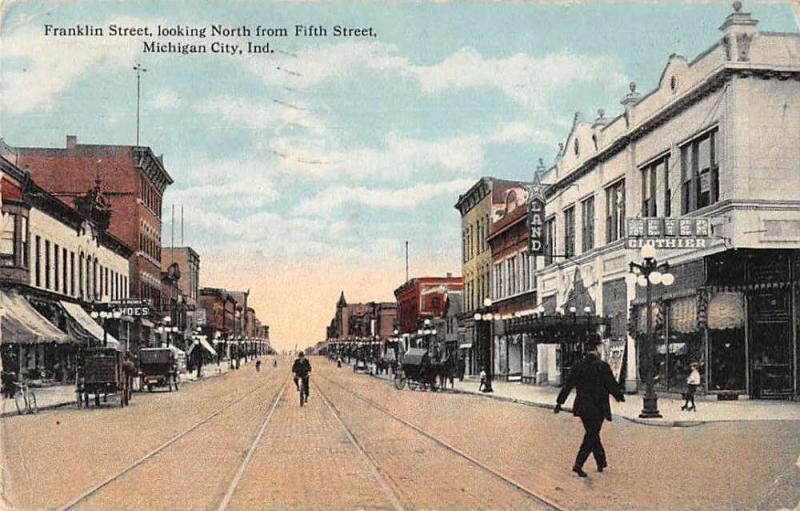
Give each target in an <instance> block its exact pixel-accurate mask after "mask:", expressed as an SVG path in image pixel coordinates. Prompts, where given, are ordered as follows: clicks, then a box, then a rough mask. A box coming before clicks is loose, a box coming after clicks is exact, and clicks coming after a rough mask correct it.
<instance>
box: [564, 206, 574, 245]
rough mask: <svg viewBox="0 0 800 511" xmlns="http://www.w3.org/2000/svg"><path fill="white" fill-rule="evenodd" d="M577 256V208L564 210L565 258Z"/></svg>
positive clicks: (572, 207)
mask: <svg viewBox="0 0 800 511" xmlns="http://www.w3.org/2000/svg"><path fill="white" fill-rule="evenodd" d="M574 255H575V206H571V207H569V208H567V209H565V210H564V257H565V258H570V257H573V256H574Z"/></svg>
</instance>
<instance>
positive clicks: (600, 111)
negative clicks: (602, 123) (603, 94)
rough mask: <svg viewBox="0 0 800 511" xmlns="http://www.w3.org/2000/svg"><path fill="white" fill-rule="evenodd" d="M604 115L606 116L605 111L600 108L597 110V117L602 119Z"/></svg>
mask: <svg viewBox="0 0 800 511" xmlns="http://www.w3.org/2000/svg"><path fill="white" fill-rule="evenodd" d="M605 115H606V111H605V110H603V109H602V108H598V109H597V117H599V118H601V119H602V118H603V116H605Z"/></svg>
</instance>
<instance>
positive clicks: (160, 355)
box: [139, 348, 185, 392]
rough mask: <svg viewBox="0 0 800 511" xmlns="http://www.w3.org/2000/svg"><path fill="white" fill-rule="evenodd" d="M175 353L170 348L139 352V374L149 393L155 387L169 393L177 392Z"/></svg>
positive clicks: (149, 349) (178, 379) (178, 381)
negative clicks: (167, 390) (164, 389)
mask: <svg viewBox="0 0 800 511" xmlns="http://www.w3.org/2000/svg"><path fill="white" fill-rule="evenodd" d="M177 351H178V350H173V349H171V348H143V349H141V350H139V372H140V374H141V377H142V384H143V385H146V386H147V390H148V391H149V392H152V391H153V389H154V388H156V387H167V388H168V389H169V391H170V392H172V391H173V390H178V387H179V384H180V372H179V369H180V368H179V362H178V352H177ZM184 358H185V357H184Z"/></svg>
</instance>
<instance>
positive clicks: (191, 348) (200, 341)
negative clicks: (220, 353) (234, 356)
mask: <svg viewBox="0 0 800 511" xmlns="http://www.w3.org/2000/svg"><path fill="white" fill-rule="evenodd" d="M198 344H199V345H200V346H202V347H203V348H205V349H206V351H208V352H209V353H211V354H212V355H214V356H215V357H216V356H217V352H216V350H214V348H212V347H211V345H210V344H209V343H208V341H207V340H205V339H204V338H202V337H200V338H199V339H198V340H195V341H194V342H193V343H192V345H191V346H189V350H188V351H187V354H188V353H191V352H192V351H194V348H195V346H197V345H198Z"/></svg>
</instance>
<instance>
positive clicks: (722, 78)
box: [544, 62, 800, 198]
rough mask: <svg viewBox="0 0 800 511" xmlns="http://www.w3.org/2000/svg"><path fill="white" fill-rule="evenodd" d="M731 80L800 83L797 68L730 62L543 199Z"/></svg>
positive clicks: (560, 182)
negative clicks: (775, 80) (748, 79)
mask: <svg viewBox="0 0 800 511" xmlns="http://www.w3.org/2000/svg"><path fill="white" fill-rule="evenodd" d="M734 77H739V78H751V77H754V78H760V79H763V80H770V79H777V80H781V81H783V80H789V79H792V80H800V66H766V65H758V64H751V63H735V62H729V63H726V64H724V65H722V66H719V67H717V68H716V69H715V70H714V71H712V72H711V73H709V75H708V76H707V77H706V78H705V79H704V80H703V81H702V82H701V83H700V84H698V85H697V86H695V87H694V88H693V89H691V90H690V91H688V92H687V93H686V94H684V95H683V96H681V97H680V98H678V99H676V100H675V101H674V102H672V103H670V104H669V105H667V106H665V107H664V108H662V109H661V110H659V111H658V112H656V113H655V114H653V115H652V116H650V117H649V118H647V119H645V120H644V121H642V122H641V123H639V125H638V126H636V127H634V128H631V129H630V130H628V132H627V133H625V134H624V135H622V136H620V137H619V138H617V139H616V140H614V141H613V142H612V143H611V144H610V145H609V146H607V147H606V148H605V149H603V150H601V151H599V152H598V153H597V154H596V155H594V156H592V157H591V158H588V159H587V160H586V161H584V162H583V163H582V164H580V165H579V166H578V167H577V168H576V169H575V170H573V171H572V172H570V173H569V174H568V175H566V176H564V177H563V178H562V179H560V180H558V181H556V182H555V183H552V184H550V185H549V186H548V188H547V189H546V190H545V192H544V193H545V196H546V197H547V198H551V197H553V196H554V195H556V194H557V193H558V192H559V191H561V190H563V189H566V188H568V187H569V186H571V185H572V184H573V183H575V182H576V181H577V180H578V179H580V178H581V177H583V176H586V175H587V174H589V173H591V172H592V171H593V170H594V168H595V167H596V166H597V165H598V164H600V163H603V162H605V161H607V160H609V159H610V158H612V157H613V156H615V155H617V154H618V153H620V152H622V151H623V150H624V149H625V148H626V147H627V146H628V145H630V144H631V143H634V142H636V141H638V140H640V139H641V138H643V137H645V136H646V135H647V134H649V133H650V132H652V131H653V130H654V129H656V128H658V127H659V126H661V125H663V124H665V123H666V122H668V121H670V120H671V119H673V118H674V117H675V116H677V115H678V114H680V113H682V112H683V111H685V110H686V109H688V108H689V107H691V106H692V105H694V104H696V103H697V102H699V101H700V100H702V99H703V98H705V97H706V96H708V95H710V94H712V93H714V92H716V91H717V90H719V89H721V88H722V87H724V86H725V85H726V84H727V83H728V82H729V81H731V79H732V78H734Z"/></svg>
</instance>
